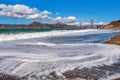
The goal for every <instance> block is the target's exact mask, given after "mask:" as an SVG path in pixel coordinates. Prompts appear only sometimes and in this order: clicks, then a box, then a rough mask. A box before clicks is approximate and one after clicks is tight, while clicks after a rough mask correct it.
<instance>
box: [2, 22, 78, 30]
mask: <svg viewBox="0 0 120 80" xmlns="http://www.w3.org/2000/svg"><path fill="white" fill-rule="evenodd" d="M0 28H6V29H8V28H9V29H11V28H12V29H14V28H15V29H16V28H17V29H20V28H25V29H33V28H35V29H37V28H38V29H47V28H79V27H78V26H76V25H67V24H60V23H57V24H43V23H39V22H33V23H31V24H28V25H25V24H18V25H11V24H0Z"/></svg>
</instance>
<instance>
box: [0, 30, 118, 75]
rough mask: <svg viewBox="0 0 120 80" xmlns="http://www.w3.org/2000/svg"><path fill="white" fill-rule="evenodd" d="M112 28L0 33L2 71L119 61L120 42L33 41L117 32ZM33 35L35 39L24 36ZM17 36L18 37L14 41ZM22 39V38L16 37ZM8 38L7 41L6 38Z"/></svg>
mask: <svg viewBox="0 0 120 80" xmlns="http://www.w3.org/2000/svg"><path fill="white" fill-rule="evenodd" d="M114 32H116V31H109V30H92V29H90V30H75V31H52V32H42V33H29V34H28V33H24V34H10V35H4V37H3V34H2V35H1V36H0V41H1V42H0V71H1V72H5V73H9V74H17V75H19V76H24V75H26V74H31V73H35V74H37V75H41V74H49V73H50V72H52V71H56V72H57V73H58V74H61V73H62V72H64V71H67V70H73V69H74V68H76V67H77V68H83V67H93V66H99V65H104V64H105V65H111V64H113V63H119V62H120V61H119V59H120V46H117V45H110V44H101V43H80V44H62V43H60V44H55V43H45V42H38V41H37V42H34V39H35V38H41V39H42V37H48V36H49V37H51V36H61V35H68V36H69V35H72V36H75V35H83V36H84V35H87V34H102V33H114ZM30 38H33V41H29V40H23V39H30ZM14 40H15V41H14ZM16 40H19V41H16ZM4 41H6V42H4Z"/></svg>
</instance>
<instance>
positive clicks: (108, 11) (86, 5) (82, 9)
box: [0, 0, 120, 24]
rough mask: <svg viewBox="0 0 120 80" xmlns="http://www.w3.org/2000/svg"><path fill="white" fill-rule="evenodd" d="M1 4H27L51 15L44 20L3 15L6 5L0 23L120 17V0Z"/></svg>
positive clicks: (10, 0) (10, 1) (8, 0)
mask: <svg viewBox="0 0 120 80" xmlns="http://www.w3.org/2000/svg"><path fill="white" fill-rule="evenodd" d="M0 4H4V5H6V6H8V5H11V6H15V5H17V4H19V5H24V6H27V7H29V9H33V8H36V9H37V10H38V11H39V12H43V11H48V12H50V14H42V16H44V17H45V16H46V15H47V17H49V18H48V19H44V20H43V19H41V17H39V18H37V19H28V15H27V17H22V18H18V17H17V18H16V17H14V16H8V15H5V14H4V15H3V14H2V13H3V9H4V7H2V8H1V7H0V12H2V13H1V14H0V23H3V24H5V23H8V24H19V23H20V24H28V23H31V22H32V21H39V22H45V23H55V22H56V23H57V22H60V21H61V23H69V24H72V23H73V22H74V23H75V22H76V23H77V22H83V23H87V22H89V21H90V19H94V21H95V22H96V23H99V22H105V23H107V22H111V21H113V20H119V19H120V10H119V8H120V5H119V4H120V0H0ZM8 7H9V6H8ZM13 12H14V11H12V13H11V14H13ZM23 12H24V11H23ZM39 12H37V13H39ZM32 14H36V13H32ZM30 15H31V14H30ZM40 15H41V13H40ZM51 19H53V20H51ZM51 21H52V22H51Z"/></svg>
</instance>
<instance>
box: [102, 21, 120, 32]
mask: <svg viewBox="0 0 120 80" xmlns="http://www.w3.org/2000/svg"><path fill="white" fill-rule="evenodd" d="M104 29H114V30H120V20H118V21H112V22H111V23H109V24H108V25H106V26H105V27H104Z"/></svg>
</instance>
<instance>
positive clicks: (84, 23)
mask: <svg viewBox="0 0 120 80" xmlns="http://www.w3.org/2000/svg"><path fill="white" fill-rule="evenodd" d="M106 24H107V23H105V22H96V23H94V25H106ZM82 25H91V23H90V22H83V23H82Z"/></svg>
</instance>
